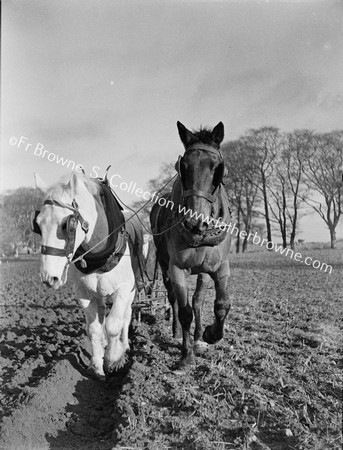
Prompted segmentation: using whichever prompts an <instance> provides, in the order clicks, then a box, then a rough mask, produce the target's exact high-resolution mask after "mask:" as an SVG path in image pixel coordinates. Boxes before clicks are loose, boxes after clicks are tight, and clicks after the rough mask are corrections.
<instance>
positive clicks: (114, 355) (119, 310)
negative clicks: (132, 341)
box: [104, 283, 135, 373]
mask: <svg viewBox="0 0 343 450" xmlns="http://www.w3.org/2000/svg"><path fill="white" fill-rule="evenodd" d="M134 296H135V289H132V284H131V283H123V284H122V285H121V286H120V288H119V289H118V290H117V291H115V292H114V293H113V294H112V295H111V299H112V308H111V311H110V313H109V315H108V316H107V318H106V334H107V340H108V345H107V348H106V351H105V358H104V370H105V373H110V372H113V371H114V370H117V369H119V368H120V367H122V366H123V365H124V364H125V352H126V350H127V349H128V348H129V343H128V328H129V323H130V319H131V304H132V301H133V298H134Z"/></svg>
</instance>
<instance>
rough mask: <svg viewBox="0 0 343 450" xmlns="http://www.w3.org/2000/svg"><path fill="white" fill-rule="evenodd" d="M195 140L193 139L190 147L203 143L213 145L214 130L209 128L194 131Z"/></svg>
mask: <svg viewBox="0 0 343 450" xmlns="http://www.w3.org/2000/svg"><path fill="white" fill-rule="evenodd" d="M192 133H193V136H194V138H192V139H191V141H190V143H189V145H193V144H196V143H198V142H202V143H203V144H209V145H211V144H212V143H213V140H212V130H210V129H209V128H207V127H202V126H201V127H200V128H199V130H192Z"/></svg>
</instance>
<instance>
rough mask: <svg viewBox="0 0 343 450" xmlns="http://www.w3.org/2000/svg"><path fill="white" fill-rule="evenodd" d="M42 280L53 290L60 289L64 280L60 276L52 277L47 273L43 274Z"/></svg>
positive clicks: (43, 272)
mask: <svg viewBox="0 0 343 450" xmlns="http://www.w3.org/2000/svg"><path fill="white" fill-rule="evenodd" d="M41 280H42V282H43V283H44V284H45V285H46V286H48V287H51V288H52V289H58V288H59V287H61V286H62V284H63V283H62V280H61V279H60V278H59V277H58V276H51V275H49V274H48V272H46V271H42V272H41Z"/></svg>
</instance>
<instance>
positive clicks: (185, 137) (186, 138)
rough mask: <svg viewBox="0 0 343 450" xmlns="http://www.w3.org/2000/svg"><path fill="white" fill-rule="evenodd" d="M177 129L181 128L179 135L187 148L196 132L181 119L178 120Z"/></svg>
mask: <svg viewBox="0 0 343 450" xmlns="http://www.w3.org/2000/svg"><path fill="white" fill-rule="evenodd" d="M177 129H178V130H179V136H180V139H181V141H182V143H183V145H184V146H185V148H187V147H188V145H189V144H190V142H191V141H192V139H194V134H193V133H192V132H191V131H189V130H187V128H186V127H185V126H184V125H183V124H182V123H181V122H179V121H178V122H177Z"/></svg>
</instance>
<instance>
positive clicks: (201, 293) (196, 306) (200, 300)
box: [192, 273, 208, 350]
mask: <svg viewBox="0 0 343 450" xmlns="http://www.w3.org/2000/svg"><path fill="white" fill-rule="evenodd" d="M207 277H208V275H207V274H203V273H201V274H199V275H198V277H197V284H196V288H195V292H194V295H193V299H192V305H193V311H194V318H195V329H194V346H195V348H197V349H198V350H201V349H202V348H204V347H207V344H206V343H205V342H204V341H203V340H202V334H203V329H202V323H201V312H202V308H203V304H204V300H205V288H206V287H207V283H206V278H207Z"/></svg>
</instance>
